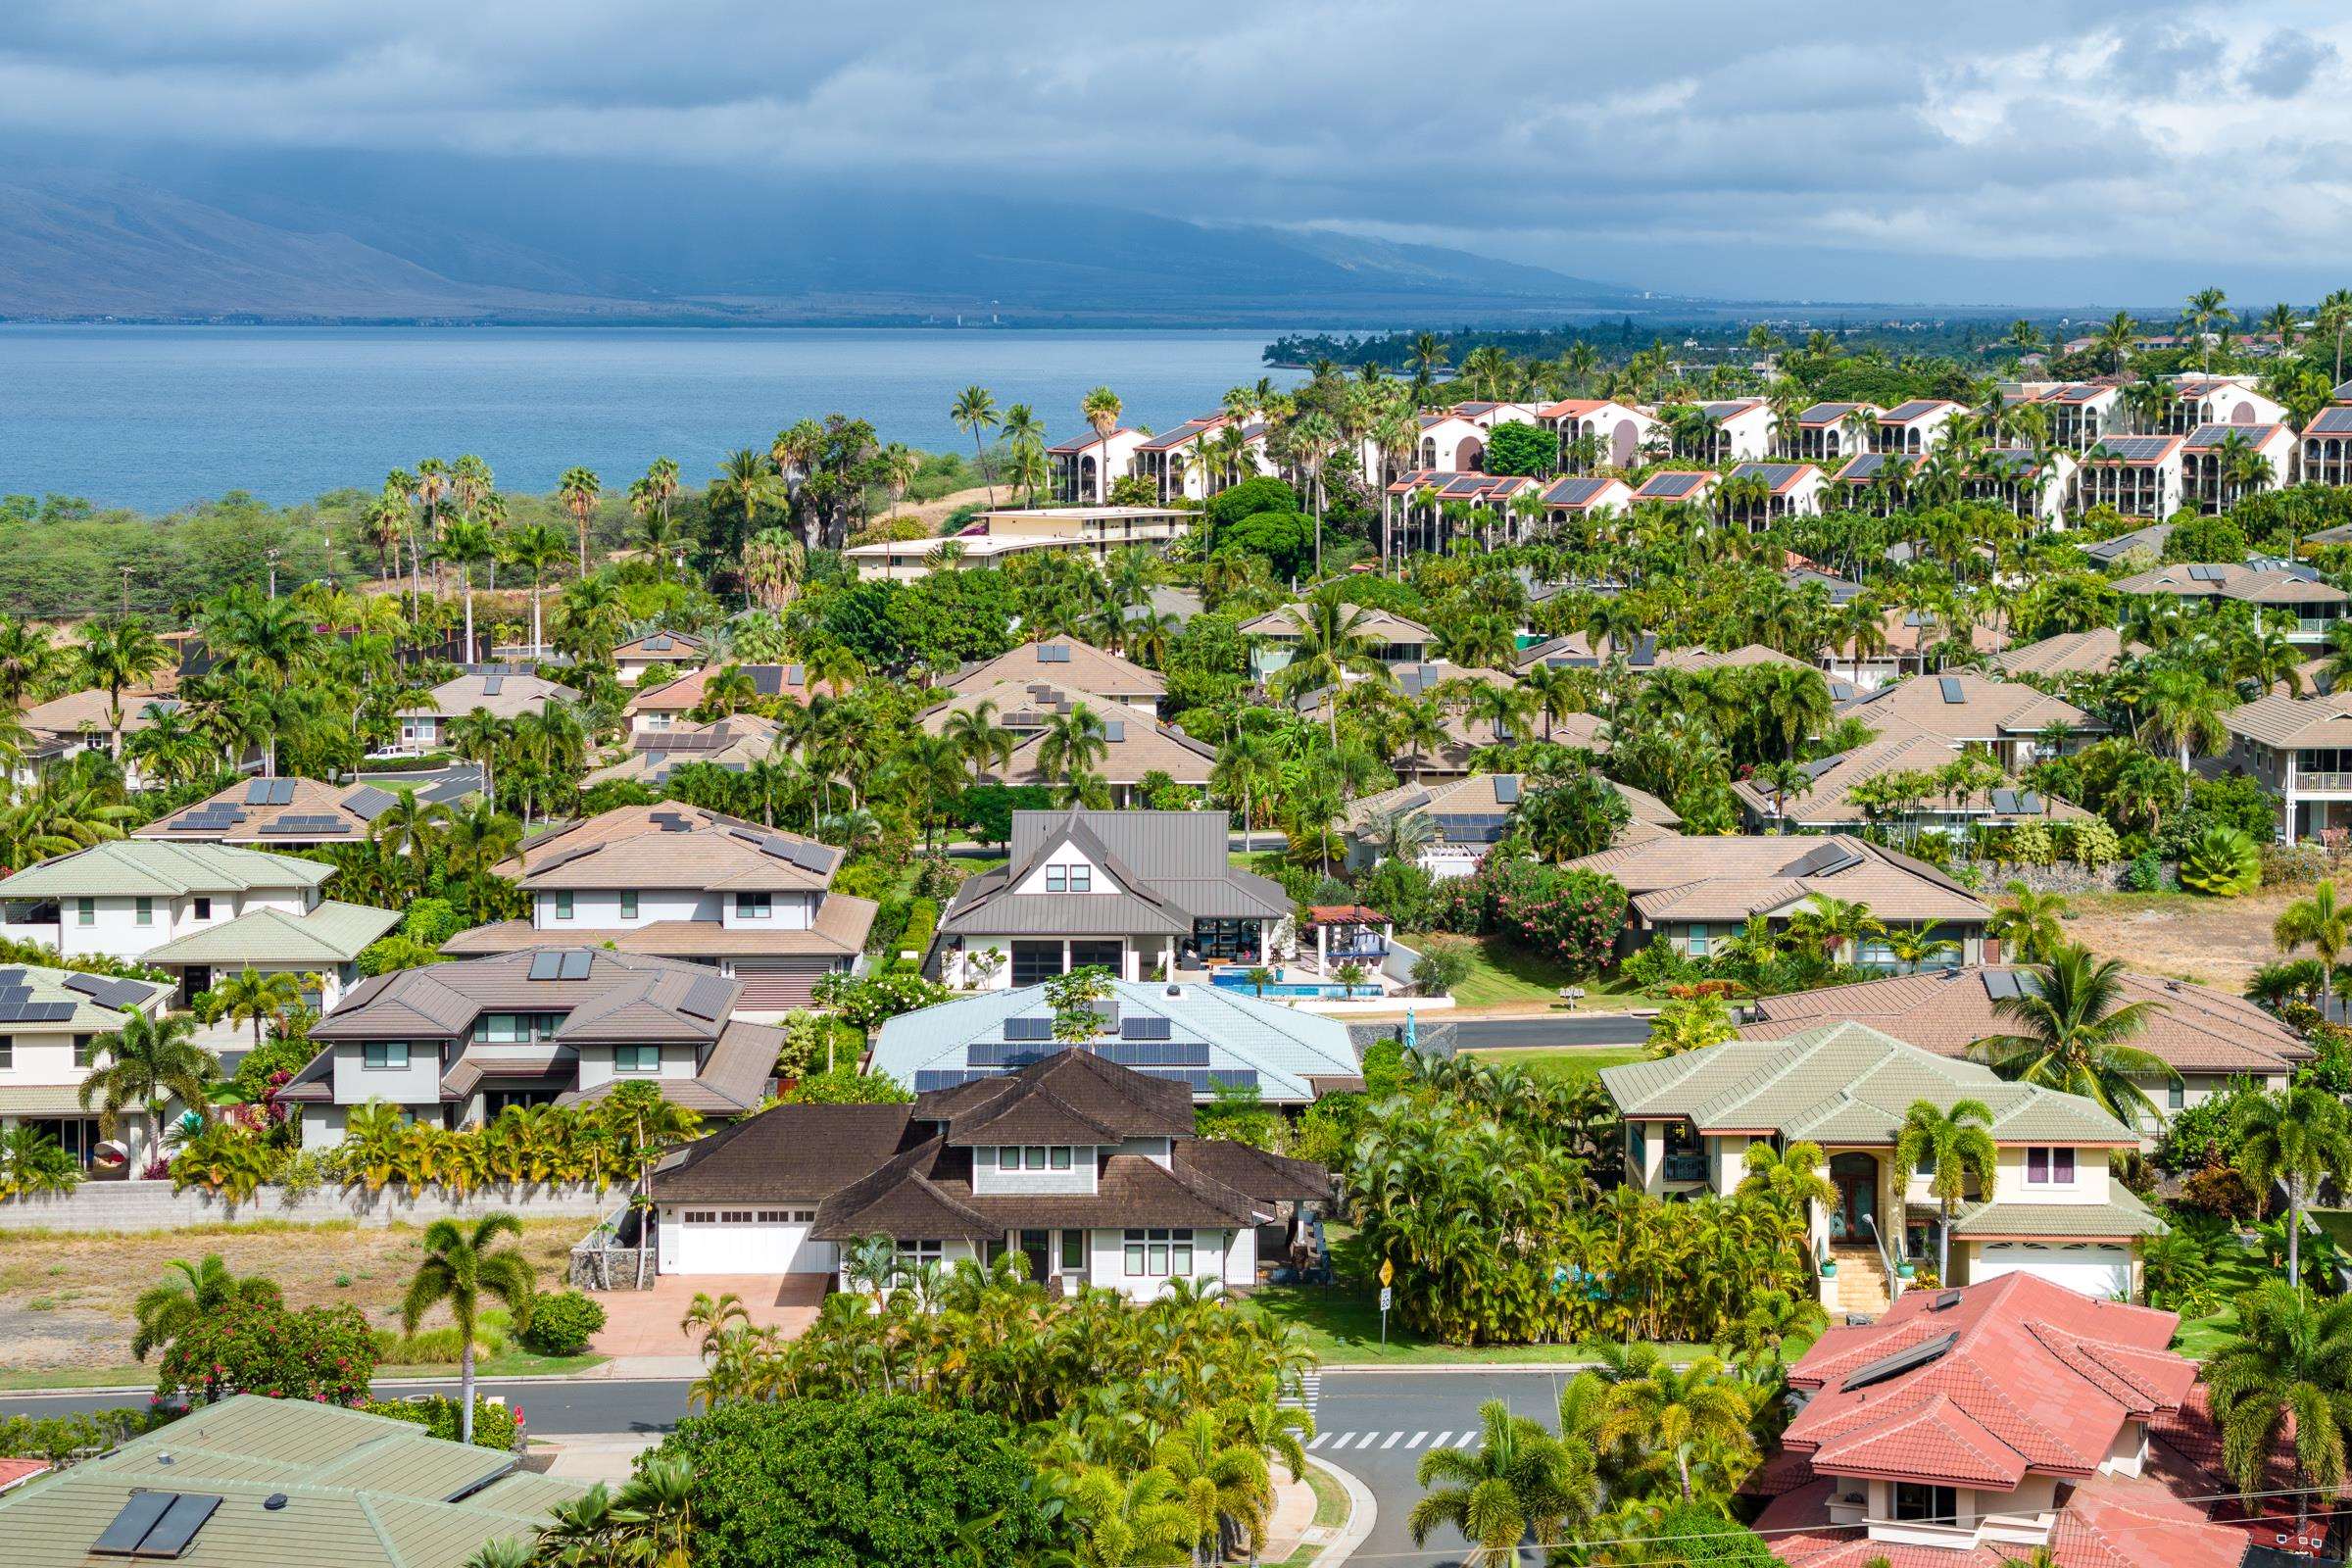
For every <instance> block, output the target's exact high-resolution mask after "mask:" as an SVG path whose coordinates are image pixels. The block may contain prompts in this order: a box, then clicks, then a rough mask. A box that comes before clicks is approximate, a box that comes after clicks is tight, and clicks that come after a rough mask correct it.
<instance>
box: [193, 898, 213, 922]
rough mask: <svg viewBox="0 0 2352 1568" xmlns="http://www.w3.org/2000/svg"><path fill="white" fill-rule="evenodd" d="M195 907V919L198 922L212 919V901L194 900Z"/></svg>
mask: <svg viewBox="0 0 2352 1568" xmlns="http://www.w3.org/2000/svg"><path fill="white" fill-rule="evenodd" d="M195 906H196V918H197V919H199V920H210V919H211V918H212V917H213V901H212V900H210V899H198V900H196V901H195Z"/></svg>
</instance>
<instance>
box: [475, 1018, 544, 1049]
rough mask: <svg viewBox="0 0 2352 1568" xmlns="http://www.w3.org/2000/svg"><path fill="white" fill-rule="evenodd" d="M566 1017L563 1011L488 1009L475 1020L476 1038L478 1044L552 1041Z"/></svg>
mask: <svg viewBox="0 0 2352 1568" xmlns="http://www.w3.org/2000/svg"><path fill="white" fill-rule="evenodd" d="M563 1022H564V1014H563V1013H560V1012H485V1013H483V1014H482V1015H481V1016H480V1017H478V1018H476V1019H474V1020H473V1038H474V1040H475V1042H476V1043H478V1044H482V1045H492V1046H515V1045H523V1044H526V1043H529V1042H532V1041H540V1040H553V1039H555V1038H556V1030H557V1028H558V1027H559V1026H561V1025H562V1024H563Z"/></svg>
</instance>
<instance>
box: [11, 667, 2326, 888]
mask: <svg viewBox="0 0 2352 1568" xmlns="http://www.w3.org/2000/svg"><path fill="white" fill-rule="evenodd" d="M2222 722H2223V723H2224V724H2225V725H2227V726H2228V727H2229V754H2228V756H2227V757H2226V758H2225V761H2226V762H2227V763H2228V764H2229V765H2230V766H2232V767H2236V768H2240V769H2243V770H2244V771H2245V772H2247V773H2249V774H2251V775H2252V776H2253V777H2254V778H2255V779H2256V780H2257V781H2258V782H2259V783H2260V784H2261V785H2262V787H2263V788H2264V789H2265V790H2267V791H2269V792H2270V793H2271V794H2272V795H2274V796H2276V797H2278V837H2279V840H2280V842H2282V843H2286V844H2299V843H2301V842H2303V841H2304V840H2306V839H2325V838H2326V837H2327V835H2329V834H2331V833H2342V832H2343V831H2345V829H2347V828H2352V691H2335V692H2327V693H2323V694H2320V695H2317V696H2312V697H2288V696H2286V695H2285V694H2284V693H2281V692H2268V693H2265V694H2264V695H2263V696H2261V697H2257V698H2256V699H2254V701H2252V702H2250V703H2246V704H2243V705H2241V706H2239V707H2237V708H2233V709H2231V710H2230V711H2228V712H2227V713H2224V714H2223V715H2222ZM5 886H6V884H5V883H0V887H5Z"/></svg>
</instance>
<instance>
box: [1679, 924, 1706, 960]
mask: <svg viewBox="0 0 2352 1568" xmlns="http://www.w3.org/2000/svg"><path fill="white" fill-rule="evenodd" d="M1707 941H1708V937H1707V928H1706V926H1705V925H1704V924H1703V923H1702V924H1697V925H1693V926H1691V928H1690V934H1689V935H1688V936H1687V937H1686V938H1685V939H1684V943H1683V947H1684V951H1685V952H1687V953H1689V954H1690V955H1691V957H1693V958H1703V957H1705V956H1707Z"/></svg>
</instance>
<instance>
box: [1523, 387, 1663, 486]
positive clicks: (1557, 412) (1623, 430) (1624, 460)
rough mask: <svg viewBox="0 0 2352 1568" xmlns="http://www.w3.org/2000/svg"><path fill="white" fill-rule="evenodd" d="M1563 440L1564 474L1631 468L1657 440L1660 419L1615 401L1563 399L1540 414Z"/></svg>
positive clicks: (1628, 404) (1542, 409)
mask: <svg viewBox="0 0 2352 1568" xmlns="http://www.w3.org/2000/svg"><path fill="white" fill-rule="evenodd" d="M1536 417H1537V419H1538V420H1539V421H1541V422H1542V423H1544V424H1548V425H1550V426H1551V428H1552V429H1553V430H1554V431H1556V432H1558V434H1559V438H1560V471H1561V472H1562V473H1569V474H1576V473H1589V472H1591V471H1592V470H1593V468H1595V467H1607V468H1630V467H1633V466H1635V465H1636V464H1638V463H1640V462H1641V461H1642V452H1643V451H1644V450H1646V449H1647V448H1648V447H1649V445H1650V443H1651V442H1652V441H1653V440H1655V439H1656V437H1657V433H1658V429H1659V425H1658V420H1657V417H1656V416H1655V415H1651V414H1645V413H1643V412H1642V410H1640V409H1637V408H1635V407H1634V406H1633V405H1632V404H1630V403H1619V402H1617V401H1616V400H1615V399H1613V398H1563V399H1561V400H1560V401H1559V402H1557V403H1548V404H1545V405H1544V407H1543V408H1541V409H1538V410H1537V411H1536Z"/></svg>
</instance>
